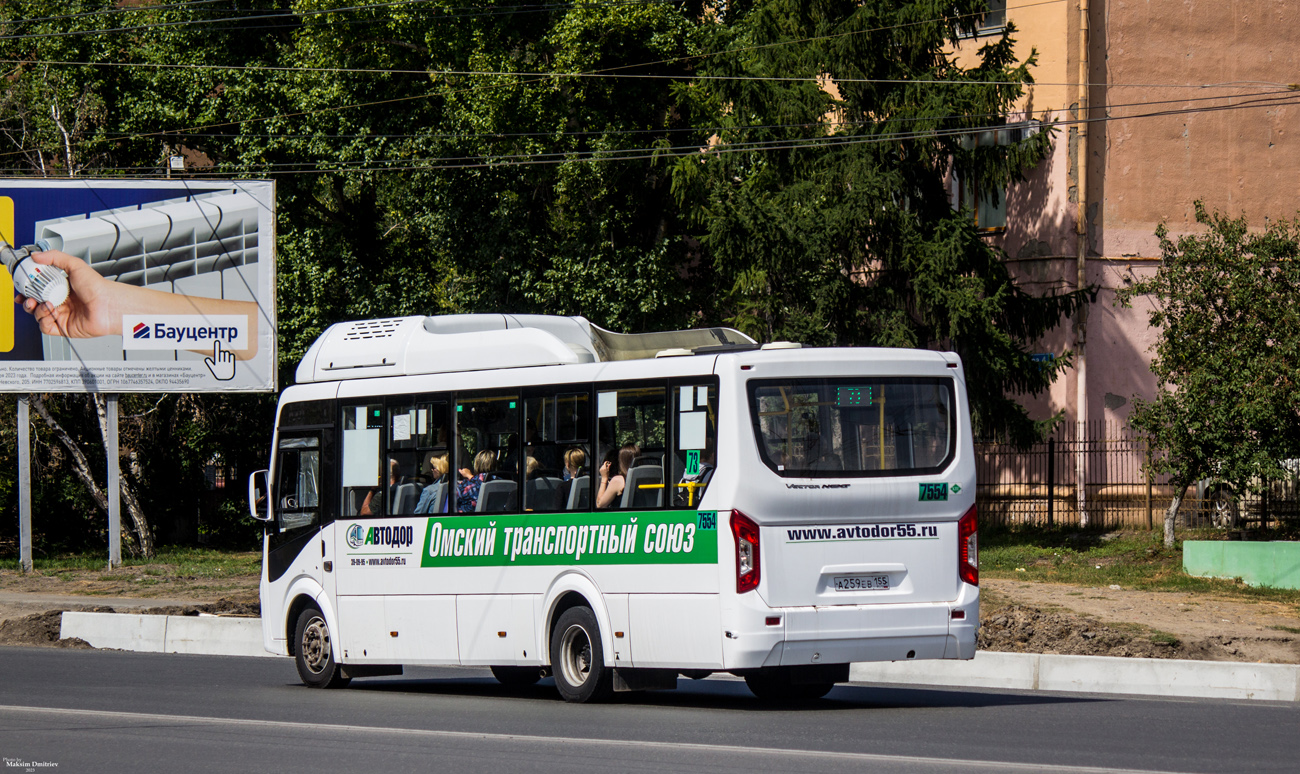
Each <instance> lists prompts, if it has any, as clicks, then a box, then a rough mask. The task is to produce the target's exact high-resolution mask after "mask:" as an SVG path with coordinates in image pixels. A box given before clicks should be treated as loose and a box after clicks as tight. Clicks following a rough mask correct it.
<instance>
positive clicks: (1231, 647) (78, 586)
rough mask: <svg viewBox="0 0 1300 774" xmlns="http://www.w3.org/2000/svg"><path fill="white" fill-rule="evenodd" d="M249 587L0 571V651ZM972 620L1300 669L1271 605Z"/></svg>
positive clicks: (987, 582)
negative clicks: (88, 616) (110, 618)
mask: <svg viewBox="0 0 1300 774" xmlns="http://www.w3.org/2000/svg"><path fill="white" fill-rule="evenodd" d="M257 582H258V579H257V576H246V577H245V576H238V577H232V578H224V579H222V580H221V581H220V582H214V581H212V580H211V579H194V578H185V577H168V576H165V575H164V576H156V575H154V576H148V577H146V576H142V575H139V574H138V573H137V572H135V571H132V570H131V569H129V568H128V569H122V570H114V571H112V572H104V571H98V570H96V571H89V570H88V571H75V572H66V571H64V572H60V573H58V574H56V575H41V574H39V573H34V574H31V575H23V574H21V573H18V572H14V571H8V570H0V645H47V646H55V647H89V646H88V645H86V644H85V643H83V642H80V641H69V640H60V639H59V613H60V612H61V611H63V610H92V611H103V612H107V611H116V612H136V613H154V614H159V615H199V614H200V613H207V614H216V615H238V616H249V615H253V616H255V615H257V613H258V603H257ZM980 619H981V623H982V626H981V628H980V638H979V647H980V648H981V649H983V650H998V651H1015V652H1022V653H1061V654H1071V655H1096V656H1131V657H1141V658H1187V659H1201V660H1208V661H1260V662H1268V663H1286V664H1298V663H1300V610H1297V609H1296V608H1295V607H1294V606H1290V605H1283V604H1279V603H1276V602H1268V601H1256V600H1242V599H1232V598H1227V597H1219V596H1207V595H1203V594H1189V593H1181V592H1153V591H1134V590H1132V589H1122V588H1116V587H1109V588H1089V587H1083V586H1067V585H1063V584H1050V583H1026V582H1021V581H1015V580H996V579H989V578H985V579H984V580H983V581H982V583H981V610H980Z"/></svg>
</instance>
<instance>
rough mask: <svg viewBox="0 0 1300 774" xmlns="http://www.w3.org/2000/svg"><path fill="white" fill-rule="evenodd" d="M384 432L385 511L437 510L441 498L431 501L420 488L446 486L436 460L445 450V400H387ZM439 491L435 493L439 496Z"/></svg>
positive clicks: (403, 513)
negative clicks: (385, 439)
mask: <svg viewBox="0 0 1300 774" xmlns="http://www.w3.org/2000/svg"><path fill="white" fill-rule="evenodd" d="M387 431H388V465H389V469H390V473H389V486H388V511H387V512H388V514H389V515H390V516H410V515H412V514H417V513H434V512H441V510H440V509H441V507H442V504H443V502H445V501H444V499H443V498H442V497H441V496H438V497H437V500H438V502H434V501H433V498H432V497H430V496H427V495H426V494H425V491H424V490H425V489H426V488H428V487H431V486H436V485H438V484H444V487H443V489H444V490H445V489H446V486H445V484H446V482H445V481H444V480H443V479H444V475H443V473H444V470H443V469H442V468H441V467H440V465H439V459H440V458H441V457H443V455H445V454H446V453H447V441H448V438H449V430H448V427H447V403H446V402H445V401H427V400H425V401H412V402H405V401H404V402H401V403H391V402H390V404H389V406H388V425H387ZM442 464H443V465H445V463H442ZM442 491H443V490H439V491H438V492H437V493H436V494H438V495H441V492H442ZM433 494H435V493H430V495H433ZM434 509H439V510H436V511H435V510H434Z"/></svg>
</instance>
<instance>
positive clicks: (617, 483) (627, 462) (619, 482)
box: [596, 443, 641, 508]
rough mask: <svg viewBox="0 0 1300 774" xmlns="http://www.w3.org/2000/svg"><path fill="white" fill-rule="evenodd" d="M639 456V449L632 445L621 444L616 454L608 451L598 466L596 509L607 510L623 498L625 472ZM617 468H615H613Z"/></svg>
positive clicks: (625, 481)
mask: <svg viewBox="0 0 1300 774" xmlns="http://www.w3.org/2000/svg"><path fill="white" fill-rule="evenodd" d="M640 454H641V447H639V446H637V445H636V444H634V443H628V444H623V448H621V449H619V450H618V451H617V452H614V451H613V450H610V452H609V453H608V454H606V455H605V461H604V462H603V463H601V465H600V488H599V489H597V490H596V507H598V508H608V507H610V506H611V505H613V504H614V503H616V502H618V501H619V498H620V497H622V496H623V487H624V486H625V485H626V483H627V472H628V471H629V470H630V469H631V468H632V461H633V460H635V459H636V458H637V457H638V456H640ZM615 466H617V467H615Z"/></svg>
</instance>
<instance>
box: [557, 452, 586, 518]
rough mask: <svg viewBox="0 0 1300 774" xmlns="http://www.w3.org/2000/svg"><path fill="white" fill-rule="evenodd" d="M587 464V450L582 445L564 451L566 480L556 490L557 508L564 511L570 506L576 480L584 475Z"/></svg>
mask: <svg viewBox="0 0 1300 774" xmlns="http://www.w3.org/2000/svg"><path fill="white" fill-rule="evenodd" d="M586 464H587V452H586V451H584V450H583V449H582V447H580V446H571V447H569V448H568V449H566V450H565V452H564V473H563V477H564V480H563V481H561V482H560V485H559V486H558V487H557V488H556V490H555V510H557V511H563V510H566V509H567V508H568V507H569V494H570V493H571V492H572V491H573V486H574V481H576V480H578V478H580V477H581V476H582V468H583V466H584V465H586Z"/></svg>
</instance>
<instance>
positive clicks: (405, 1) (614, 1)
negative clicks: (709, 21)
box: [0, 0, 669, 41]
mask: <svg viewBox="0 0 1300 774" xmlns="http://www.w3.org/2000/svg"><path fill="white" fill-rule="evenodd" d="M440 1H441V0H392V1H391V2H385V3H371V4H367V5H354V6H346V7H342V8H319V9H316V10H309V11H282V12H277V13H265V14H257V15H247V16H224V17H219V18H215V19H177V20H174V21H169V22H152V23H149V24H139V25H134V26H130V27H112V28H104V29H89V30H62V31H59V32H28V33H23V34H20V35H0V41H4V40H34V39H47V38H63V37H76V36H81V35H108V34H111V33H117V32H139V31H141V30H150V29H158V28H163V27H183V26H188V25H195V26H197V25H205V24H219V23H222V22H240V23H239V24H236V25H232V26H230V27H216V28H211V29H213V30H227V29H232V30H254V29H265V28H266V27H268V26H270V27H277V26H283V25H251V26H250V25H247V24H244V22H255V21H263V20H268V19H301V18H306V17H314V16H322V15H326V14H335V13H344V12H352V11H368V10H375V9H380V8H390V7H393V6H404V5H413V4H423V3H436V2H440ZM668 1H669V0H606V2H594V3H581V4H575V3H555V4H551V5H514V6H503V7H501V8H499V9H493V10H491V11H480V12H474V13H460V14H439V15H438V16H437V19H438V20H439V21H442V20H451V19H466V18H476V17H492V16H504V15H510V14H514V13H539V12H543V11H550V10H555V9H560V8H581V7H586V6H597V7H600V6H618V5H664V4H667V3H668ZM122 10H124V11H139V10H152V7H145V8H124V9H122ZM201 10H208V9H201ZM48 18H59V17H48ZM64 18H75V15H73V16H69V17H64ZM4 21H8V22H9V23H10V24H25V23H28V21H29V20H26V19H8V20H4ZM33 21H34V20H33ZM366 21H368V20H366Z"/></svg>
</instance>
